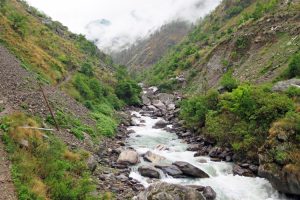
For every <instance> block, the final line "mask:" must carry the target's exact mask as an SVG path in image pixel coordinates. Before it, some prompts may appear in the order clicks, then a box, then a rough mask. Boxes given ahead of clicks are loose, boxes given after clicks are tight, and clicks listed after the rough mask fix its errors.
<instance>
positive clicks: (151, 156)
mask: <svg viewBox="0 0 300 200" xmlns="http://www.w3.org/2000/svg"><path fill="white" fill-rule="evenodd" d="M143 157H144V159H145V160H146V161H148V162H152V163H159V162H161V161H163V160H165V159H166V158H165V157H163V156H160V155H157V154H155V153H153V152H151V151H147V152H146V153H145V155H144V156H143Z"/></svg>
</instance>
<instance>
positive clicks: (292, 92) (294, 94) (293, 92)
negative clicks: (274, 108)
mask: <svg viewBox="0 0 300 200" xmlns="http://www.w3.org/2000/svg"><path fill="white" fill-rule="evenodd" d="M285 93H286V95H287V96H289V97H290V98H300V88H299V87H295V86H291V87H289V88H288V89H287V91H285Z"/></svg>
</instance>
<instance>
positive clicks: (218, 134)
mask: <svg viewBox="0 0 300 200" xmlns="http://www.w3.org/2000/svg"><path fill="white" fill-rule="evenodd" d="M294 109H295V107H294V104H293V102H292V100H290V99H289V98H288V97H287V96H285V95H282V94H277V93H272V92H269V91H268V90H266V89H264V88H255V87H251V86H249V85H242V86H239V87H238V88H237V89H235V90H233V91H232V92H231V93H225V94H223V95H221V97H220V103H219V104H218V107H217V109H216V110H215V111H213V112H212V111H211V112H208V113H207V115H206V130H207V135H208V136H210V137H212V138H215V139H216V140H217V141H218V142H219V143H221V144H225V145H231V146H232V147H233V149H234V150H236V152H237V153H239V154H240V155H247V156H249V157H251V158H256V156H257V154H256V153H255V151H257V149H258V148H259V147H260V146H261V145H262V144H263V143H264V141H265V140H266V138H267V137H268V130H269V128H270V126H271V124H272V123H273V122H274V121H276V120H277V119H280V118H282V117H284V116H285V115H286V113H288V112H290V111H293V110H294Z"/></svg>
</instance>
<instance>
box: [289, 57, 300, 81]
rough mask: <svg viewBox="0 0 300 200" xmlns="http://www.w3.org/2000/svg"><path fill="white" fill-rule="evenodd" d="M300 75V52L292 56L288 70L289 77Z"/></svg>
mask: <svg viewBox="0 0 300 200" xmlns="http://www.w3.org/2000/svg"><path fill="white" fill-rule="evenodd" d="M298 76H300V53H298V54H296V55H294V56H293V57H292V59H291V61H290V63H289V67H288V70H287V77H288V78H294V77H298Z"/></svg>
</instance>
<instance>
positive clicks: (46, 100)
mask: <svg viewBox="0 0 300 200" xmlns="http://www.w3.org/2000/svg"><path fill="white" fill-rule="evenodd" d="M39 87H40V89H41V91H42V94H43V97H44V99H45V102H46V104H47V107H48V109H49V111H50V113H51V116H52V119H53V121H54V123H55V127H56V129H57V131H59V127H58V124H57V122H56V120H55V117H54V113H53V111H52V109H51V107H50V104H49V102H48V99H47V97H46V95H45V93H44V90H43V88H42V85H41V84H40V83H39Z"/></svg>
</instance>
